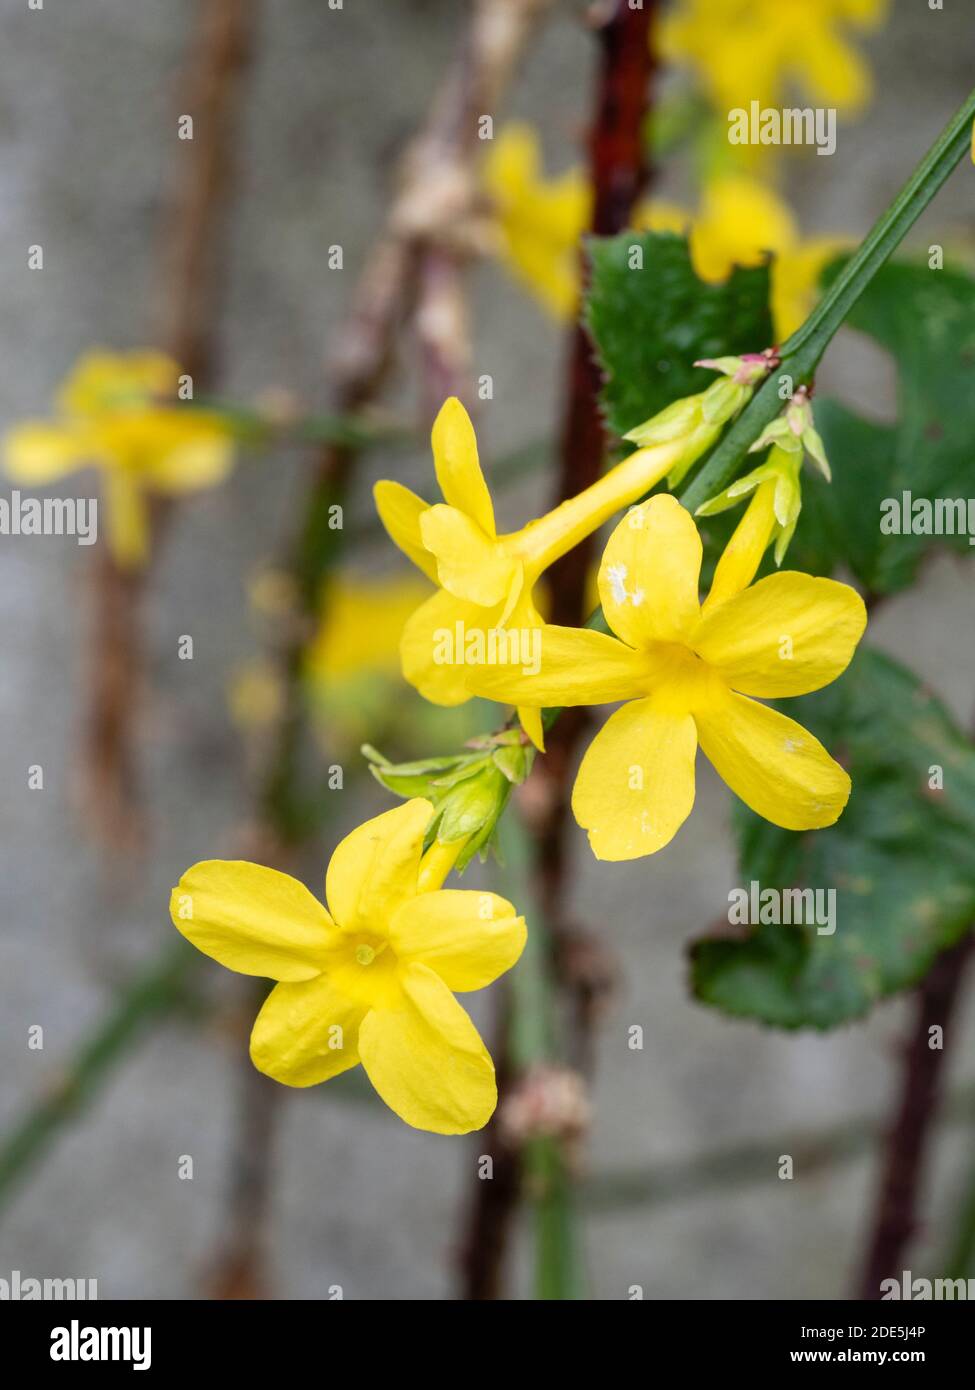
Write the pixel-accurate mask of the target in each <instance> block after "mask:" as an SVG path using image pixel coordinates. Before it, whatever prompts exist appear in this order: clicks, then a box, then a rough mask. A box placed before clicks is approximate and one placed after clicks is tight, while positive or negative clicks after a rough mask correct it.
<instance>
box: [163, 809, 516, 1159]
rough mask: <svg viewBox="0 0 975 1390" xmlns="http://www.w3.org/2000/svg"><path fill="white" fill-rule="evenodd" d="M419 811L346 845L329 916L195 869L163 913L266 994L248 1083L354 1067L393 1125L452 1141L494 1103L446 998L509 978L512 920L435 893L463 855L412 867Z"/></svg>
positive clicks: (486, 897) (276, 878) (291, 884)
mask: <svg viewBox="0 0 975 1390" xmlns="http://www.w3.org/2000/svg"><path fill="white" fill-rule="evenodd" d="M432 813H433V807H432V805H431V804H430V802H429V801H425V800H423V799H422V798H414V799H413V800H411V801H407V802H406V803H405V804H404V805H402V806H397V807H396V808H395V809H394V810H392V811H387V812H385V814H383V815H381V816H376V817H375V818H374V819H373V820H369V821H366V823H365V824H364V825H360V826H359V827H358V828H357V829H356V830H353V831H352V833H351V835H347V836H346V837H345V839H344V840H342V842H341V843H340V844H339V846H338V848H337V849H336V851H335V853H334V854H333V855H332V859H331V862H330V863H329V866H328V872H327V873H326V876H325V895H326V897H327V900H328V911H326V909H325V908H324V907H323V905H322V904H321V903H320V902H319V901H318V899H317V898H316V897H314V896H313V895H312V894H311V893H310V892H309V891H308V889H307V888H306V887H305V886H304V884H303V883H299V882H298V880H297V879H294V878H292V877H291V876H290V875H289V874H283V873H279V872H278V871H277V870H275V869H269V868H265V867H264V866H263V865H261V864H250V863H246V862H243V861H228V860H222V859H210V860H206V861H204V862H203V863H200V864H195V865H194V866H193V867H192V868H191V869H188V870H187V871H186V873H185V874H183V876H182V878H181V879H180V881H179V883H178V885H177V886H176V887H175V888H174V889H173V892H172V898H171V901H170V914H171V916H172V919H173V923H174V925H175V926H176V928H177V930H178V931H180V932H181V933H182V934H183V936H185V937H186V939H187V940H188V941H190V942H192V944H193V945H194V946H196V947H197V949H198V950H200V951H202V952H203V953H204V955H208V956H211V957H212V958H213V959H214V960H216V961H219V962H220V964H221V965H225V966H227V968H228V969H230V970H236V971H238V972H240V973H241V974H243V975H263V976H265V977H268V978H270V979H272V980H277V981H278V982H279V983H278V984H277V985H276V986H275V987H274V989H272V991H271V993H270V994H269V995H268V997H267V1000H266V1001H265V1003H264V1006H263V1008H262V1009H261V1011H260V1013H259V1014H258V1016H257V1020H256V1022H255V1024H254V1029H253V1032H252V1033H251V1041H250V1054H251V1060H252V1061H253V1063H254V1065H255V1067H257V1069H258V1071H262V1072H264V1073H265V1074H266V1075H267V1076H271V1077H273V1078H274V1080H275V1081H280V1082H282V1083H283V1084H284V1085H286V1086H315V1085H317V1084H318V1083H319V1082H321V1081H327V1080H329V1078H330V1077H333V1076H338V1075H339V1074H340V1073H341V1072H343V1071H348V1069H349V1068H350V1067H354V1066H356V1065H357V1064H358V1063H359V1062H361V1063H362V1065H363V1067H364V1068H365V1071H366V1074H367V1076H368V1077H369V1079H370V1081H371V1082H372V1084H373V1085H374V1086H375V1088H376V1090H377V1091H378V1092H379V1095H380V1096H381V1097H382V1099H383V1100H384V1101H385V1102H386V1104H387V1105H388V1106H389V1108H390V1109H391V1110H393V1111H394V1112H395V1113H396V1114H397V1115H399V1117H400V1118H401V1119H402V1120H405V1121H406V1123H407V1124H408V1125H413V1126H414V1128H416V1129H426V1130H431V1131H433V1132H434V1133H435V1134H466V1133H468V1132H469V1131H470V1130H473V1129H480V1128H482V1126H483V1125H485V1124H487V1122H488V1120H489V1119H490V1118H491V1115H492V1113H493V1111H494V1108H495V1106H496V1104H497V1099H498V1094H497V1087H496V1084H495V1079H494V1065H493V1063H492V1061H491V1058H490V1055H489V1054H488V1050H487V1048H486V1047H485V1046H484V1043H483V1042H482V1040H481V1038H480V1035H479V1034H478V1032H477V1029H476V1028H475V1027H474V1024H473V1023H472V1022H471V1020H470V1018H469V1016H468V1014H467V1013H466V1011H465V1010H464V1009H463V1008H462V1007H461V1005H460V1004H459V1003H458V1002H457V1000H456V999H455V998H454V992H455V991H457V992H460V993H464V992H466V991H468V990H477V989H483V988H484V986H485V985H489V984H490V983H491V982H492V981H493V980H496V979H497V978H498V976H499V975H502V974H504V972H505V971H506V970H510V969H511V967H512V966H513V965H514V964H515V962H516V961H517V959H518V957H519V956H520V955H521V952H522V950H523V948H524V945H525V922H524V918H522V917H519V916H518V915H517V914H516V912H515V909H514V908H513V907H512V905H511V903H509V902H506V901H505V899H504V898H499V897H498V896H497V895H496V894H494V893H481V892H472V891H467V892H464V891H460V890H457V889H447V890H444V889H442V888H441V884H442V883H443V880H444V878H445V877H446V875H447V873H448V872H449V871H450V868H451V866H452V864H453V862H454V860H455V858H456V854H457V851H459V849H460V848H461V845H462V843H463V842H462V841H458V842H457V843H456V846H443V845H439V844H434V845H433V846H432V847H431V848H430V850H429V851H428V852H427V854H426V856H424V855H423V839H424V834H425V831H426V828H427V826H428V824H429V822H430V817H431V815H432Z"/></svg>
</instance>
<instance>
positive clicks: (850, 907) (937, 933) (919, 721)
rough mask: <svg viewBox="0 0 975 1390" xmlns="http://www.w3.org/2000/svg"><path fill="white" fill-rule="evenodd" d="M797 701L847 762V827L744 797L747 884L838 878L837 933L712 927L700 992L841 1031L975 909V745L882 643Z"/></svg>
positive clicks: (796, 712) (703, 948)
mask: <svg viewBox="0 0 975 1390" xmlns="http://www.w3.org/2000/svg"><path fill="white" fill-rule="evenodd" d="M786 704H787V708H788V712H789V714H790V715H791V716H792V717H793V718H796V719H798V720H799V722H800V723H802V724H804V725H805V726H806V727H807V728H809V729H811V730H812V732H813V733H815V734H816V735H817V737H818V738H820V739H821V740H822V741H823V742H824V743H825V745H826V746H827V748H829V749H830V751H831V752H832V753H833V754H834V756H837V757H839V758H841V759H842V761H843V762H844V764H845V765H846V766H847V767H848V769H849V772H850V776H851V777H852V779H853V793H852V795H851V797H850V802H849V805H848V806H847V809H846V811H845V812H844V814H843V816H842V817H841V818H840V820H839V822H838V824H837V825H835V826H832V827H830V829H828V830H819V831H812V832H808V833H803V834H795V833H793V832H791V831H787V830H781V829H779V828H778V827H777V826H773V825H769V824H768V822H766V821H762V820H760V819H759V818H758V817H757V816H754V815H753V814H752V813H751V812H750V811H747V810H745V808H741V811H740V813H739V815H738V818H737V819H738V827H737V829H738V840H739V851H740V886H741V887H744V888H746V889H747V887H748V886H749V884H750V883H751V882H752V881H753V880H755V881H757V882H758V883H759V884H760V885H761V887H762V888H769V887H774V888H786V887H792V886H798V887H804V888H805V887H808V888H812V889H814V890H815V889H825V890H828V889H831V888H832V889H835V891H836V930H835V933H834V934H833V935H831V936H830V935H819V934H818V933H817V931H816V928H815V926H803V927H794V926H771V925H769V926H758V927H757V928H752V929H745V930H746V931H750V935H748V936H747V937H746V939H737V940H736V939H733V937H732V934H731V930H730V929H729V930H728V932H727V933H726V934H722V935H715V936H711V937H707V938H705V939H703V940H701V941H699V942H697V943H696V944H695V946H694V947H693V950H692V982H693V989H694V993H695V994H696V995H697V997H698V998H699V999H700V1000H702V1001H703V1002H705V1003H708V1004H712V1005H714V1006H715V1007H717V1008H720V1009H722V1010H724V1011H725V1012H726V1013H730V1014H736V1015H742V1016H745V1017H748V1018H753V1019H756V1020H758V1021H760V1022H762V1023H766V1024H771V1025H773V1026H776V1027H780V1028H804V1027H813V1028H823V1029H825V1028H834V1027H837V1026H838V1025H839V1024H842V1023H848V1022H849V1021H851V1020H852V1019H855V1018H858V1017H860V1016H861V1015H862V1014H864V1013H866V1012H867V1010H868V1009H869V1008H870V1007H871V1006H872V1005H873V1004H874V1003H875V1002H876V1001H877V1000H878V999H881V998H883V997H884V996H886V995H889V994H892V993H894V992H896V991H897V990H902V989H906V988H908V987H909V986H910V985H913V984H915V983H917V981H919V980H920V979H922V978H923V976H924V975H925V974H926V973H927V971H928V969H929V968H930V966H931V965H932V963H933V961H934V960H935V958H936V957H937V955H938V954H939V953H940V952H941V951H944V950H945V949H947V947H949V946H951V945H953V944H954V942H956V941H957V940H959V939H960V937H961V936H962V935H964V933H965V932H966V931H967V930H968V929H969V928H970V926H971V924H972V922H973V920H975V747H973V745H972V743H971V741H970V740H969V739H968V738H966V736H965V735H964V734H963V733H962V732H961V731H960V730H959V729H958V728H957V726H956V725H955V723H954V721H953V720H952V718H951V716H950V715H949V713H948V712H947V710H946V709H945V707H944V706H943V705H942V704H941V703H940V702H939V701H938V700H937V699H936V698H935V697H934V696H933V695H932V694H931V693H930V692H929V691H927V690H925V689H924V687H923V686H922V685H921V683H920V682H919V681H918V679H917V677H916V676H914V675H913V674H912V673H911V672H910V671H908V670H907V669H906V668H905V667H903V666H901V665H899V664H898V663H897V662H895V661H893V660H891V659H890V658H889V657H886V656H882V655H880V654H879V653H877V652H875V651H871V650H870V649H864V650H861V651H860V653H859V654H858V655H857V657H856V659H855V661H854V663H853V665H852V666H851V667H850V669H849V670H848V671H847V672H846V674H845V675H843V676H842V677H841V678H840V679H839V680H838V681H836V682H834V684H833V685H831V686H829V687H828V688H827V689H825V690H823V691H819V692H817V694H815V695H807V696H804V697H803V698H802V699H799V700H789V701H788V702H786ZM935 766H937V767H940V768H942V769H943V782H944V789H943V790H940V791H938V790H931V788H930V778H931V769H932V768H933V767H935Z"/></svg>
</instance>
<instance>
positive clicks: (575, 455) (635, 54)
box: [537, 0, 656, 1067]
mask: <svg viewBox="0 0 975 1390" xmlns="http://www.w3.org/2000/svg"><path fill="white" fill-rule="evenodd" d="M655 9H656V5H655V0H649V3H646V4H645V5H644V6H643V8H642V9H631V8H630V5H629V4H628V0H617V3H615V4H614V6H613V11H612V14H611V16H610V18H609V19H608V21H607V22H606V23H605V24H604V25H603V27H602V28H601V29H600V30H599V31H598V38H599V44H600V68H599V78H598V85H597V97H596V117H595V122H594V124H593V128H592V132H591V135H590V140H589V167H590V177H591V180H592V186H593V210H592V224H591V230H592V232H593V233H594V234H595V235H597V236H612V235H613V234H614V233H616V232H620V231H623V230H624V229H625V228H626V227H627V226H628V225H629V222H630V218H631V216H632V214H633V209H634V207H635V205H636V201H637V199H638V197H639V196H640V193H641V191H642V189H643V187H644V185H645V183H646V179H647V167H646V160H645V141H644V125H645V122H646V118H647V110H648V103H649V95H650V83H651V78H652V75H653V66H654V60H653V57H652V53H651V47H650V42H649V36H650V30H651V24H652V22H653V18H654V12H655ZM586 273H587V268H586V261H585V257H583V258H582V276H583V279H584V278H585V275H586ZM600 386H601V379H600V373H599V368H598V366H597V364H596V361H595V358H594V356H593V350H592V344H591V342H590V339H589V334H588V332H587V331H586V328H585V326H584V324H583V323H582V322H581V321H580V322H579V323H577V324H576V326H575V328H574V330H573V333H572V339H571V342H570V345H569V358H568V381H567V390H566V398H565V400H566V408H565V423H564V427H563V431H562V444H561V461H562V465H561V471H560V477H559V485H558V493H557V497H556V501H558V502H561V501H563V500H564V499H565V498H567V497H572V496H574V495H575V494H576V493H578V492H581V491H582V490H583V489H584V488H586V487H589V485H590V484H591V483H593V482H595V480H596V479H597V478H598V477H599V475H600V473H601V471H602V467H603V459H604V455H605V449H606V437H605V432H604V430H603V422H602V416H601V414H600V410H599V389H600ZM595 544H596V538H595V537H590V538H589V539H588V540H585V541H583V542H582V544H581V545H578V546H576V547H575V549H574V550H571V551H570V552H569V553H568V555H566V556H564V557H563V558H562V559H561V560H560V561H559V562H558V564H557V565H555V566H553V568H552V571H551V582H552V590H553V604H552V621H553V622H554V623H559V624H562V625H564V626H575V625H577V624H579V623H581V622H583V621H584V620H585V618H586V617H587V616H588V615H587V614H586V612H585V595H586V579H587V575H588V572H589V569H590V566H591V564H592V562H593V558H594V554H595ZM587 724H588V718H587V716H586V714H585V712H584V711H581V710H580V711H577V710H572V711H569V712H568V717H566V716H563V718H562V719H560V720H559V722H558V724H557V725H555V727H554V729H553V730H552V732H551V734H550V735H549V740H548V743H549V747H548V751H549V757H548V758H547V759H546V762H545V764H544V765H543V768H542V770H541V772H540V775H541V776H544V777H545V779H546V788H545V796H544V799H543V801H544V804H545V805H546V806H547V813H546V815H545V816H544V819H543V823H542V825H541V826H540V830H539V834H538V859H537V867H538V879H539V887H540V907H541V911H542V912H543V914H544V915H545V917H546V920H547V921H548V922H549V924H550V930H551V932H552V935H553V939H554V942H555V947H556V951H557V953H558V960H557V962H556V964H557V966H558V969H559V973H560V975H561V977H562V979H563V982H564V984H565V985H566V988H567V990H568V993H569V996H570V1000H571V1004H572V1009H573V1014H574V1024H575V1026H574V1027H573V1030H572V1039H571V1050H572V1053H573V1054H574V1055H573V1056H572V1058H571V1059H570V1060H571V1061H572V1062H573V1063H574V1064H575V1065H579V1066H583V1067H585V1066H587V1065H588V1061H589V1055H588V1054H589V1042H590V1037H591V1031H592V1029H591V1023H592V1018H593V1014H594V1011H595V1007H596V1005H597V1003H598V996H599V993H600V986H601V984H602V983H603V982H604V980H605V976H606V969H605V966H604V965H603V963H602V962H601V961H600V960H599V958H598V952H597V951H596V950H595V948H594V947H593V946H592V945H590V944H587V942H586V940H585V939H584V938H583V937H582V936H581V934H578V933H574V932H573V931H572V930H571V928H570V926H569V925H568V924H567V923H566V921H565V920H564V919H565V886H566V863H565V850H566V839H567V831H568V826H569V822H570V820H571V817H570V815H569V777H570V774H571V768H572V760H573V752H574V750H575V748H576V746H577V744H578V742H579V739H580V737H581V736H582V734H583V733H584V731H585V729H586V727H587Z"/></svg>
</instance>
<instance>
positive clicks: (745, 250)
mask: <svg viewBox="0 0 975 1390" xmlns="http://www.w3.org/2000/svg"><path fill="white" fill-rule="evenodd" d="M634 221H635V224H636V226H637V227H638V228H646V229H647V230H648V231H653V232H672V231H676V232H687V231H689V232H690V238H691V259H692V261H693V263H694V269H695V270H696V271H697V273H698V275H699V276H700V277H701V279H702V280H707V281H709V282H710V283H713V284H717V283H719V282H720V281H722V280H726V279H727V278H728V276H729V275H730V274H731V271H732V270H733V268H734V267H735V266H736V265H743V266H751V265H761V263H762V262H763V261H764V260H765V259H766V257H767V255H768V253H769V252H771V253H772V254H773V256H774V258H775V259H774V260H773V262H772V292H771V309H772V319H773V322H774V324H775V334H776V339H777V341H779V342H784V341H785V339H786V338H787V337H788V336H789V334H790V333H792V332H794V330H795V329H796V328H798V327H799V325H800V324H801V323H802V322H803V321H804V319H806V318H807V317H808V315H809V312H810V310H811V309H812V307H813V305H814V303H815V301H816V294H817V289H818V286H819V277H820V275H821V273H822V271H823V267H824V266H825V265H826V264H827V263H828V262H829V261H831V260H832V259H833V258H834V257H835V256H837V255H839V253H840V251H842V250H843V248H844V246H845V245H846V244H847V243H846V242H845V241H844V240H843V239H842V238H839V237H817V238H814V239H812V240H810V241H806V242H803V240H802V237H801V234H800V231H799V227H798V224H797V223H796V219H795V217H794V216H793V214H792V210H791V209H790V208H789V206H788V204H787V203H786V202H785V201H784V199H782V198H780V197H779V195H778V194H777V193H776V192H775V190H774V189H772V188H769V187H768V185H766V184H763V183H761V182H759V180H758V179H752V178H746V177H744V176H743V175H723V176H722V177H720V178H715V179H712V180H711V182H710V183H709V184H708V185H707V186H706V188H705V189H704V192H703V195H702V197H701V206H700V208H699V210H698V212H697V214H696V215H692V214H690V213H685V212H683V211H682V210H681V209H680V208H677V207H674V206H673V205H671V204H667V203H657V202H654V201H650V202H648V203H644V204H643V205H641V206H640V207H639V208H638V209H637V210H636V214H635V217H634Z"/></svg>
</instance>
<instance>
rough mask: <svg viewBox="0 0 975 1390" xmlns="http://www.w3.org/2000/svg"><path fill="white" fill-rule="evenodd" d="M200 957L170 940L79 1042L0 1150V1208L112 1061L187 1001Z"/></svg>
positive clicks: (91, 1095)
mask: <svg viewBox="0 0 975 1390" xmlns="http://www.w3.org/2000/svg"><path fill="white" fill-rule="evenodd" d="M199 959H200V957H199V955H198V954H197V953H196V952H195V951H193V950H191V948H190V947H189V946H187V945H186V944H185V942H183V941H177V942H175V943H173V945H172V946H171V947H170V948H169V949H168V950H167V951H166V952H165V953H164V954H163V955H162V957H161V958H160V959H159V960H158V961H157V962H156V964H155V965H153V966H152V967H151V968H150V969H149V970H147V971H146V972H145V974H143V975H141V976H140V977H139V978H138V980H137V981H136V982H135V983H134V984H133V985H132V987H131V988H129V989H128V990H126V992H125V994H124V995H123V996H122V998H121V999H120V1000H119V1001H118V1003H117V1004H116V1006H115V1007H114V1008H113V1009H112V1010H111V1011H110V1012H109V1013H108V1014H107V1015H106V1017H105V1018H104V1019H103V1020H102V1021H101V1022H100V1023H99V1024H98V1025H97V1027H96V1028H95V1029H94V1031H93V1032H92V1033H90V1034H89V1036H88V1038H87V1040H86V1041H84V1042H82V1043H81V1045H80V1046H79V1047H78V1050H77V1060H76V1061H75V1063H74V1065H73V1066H71V1067H69V1068H68V1070H67V1071H66V1072H64V1073H62V1074H61V1075H60V1077H59V1080H58V1083H57V1085H56V1087H54V1088H53V1089H52V1090H50V1091H49V1092H48V1094H47V1095H46V1097H45V1098H44V1099H43V1100H42V1101H40V1102H39V1103H37V1104H35V1105H33V1106H32V1107H31V1108H30V1109H29V1110H28V1112H27V1114H26V1115H25V1116H24V1118H23V1119H22V1120H21V1122H20V1124H19V1125H16V1126H15V1127H14V1129H13V1130H12V1131H11V1132H10V1133H9V1134H8V1135H7V1137H6V1138H5V1140H4V1142H3V1146H2V1148H0V1206H2V1205H3V1204H4V1203H5V1202H6V1201H8V1200H9V1197H10V1195H11V1193H12V1191H13V1190H14V1188H15V1187H16V1184H17V1181H18V1180H19V1179H20V1178H22V1177H24V1176H25V1175H26V1174H27V1173H30V1172H33V1171H34V1170H35V1167H36V1161H37V1159H38V1158H39V1157H40V1155H41V1154H42V1153H44V1152H45V1150H46V1149H47V1148H48V1147H49V1146H50V1143H51V1141H52V1140H53V1138H54V1137H55V1135H56V1134H57V1133H58V1131H59V1130H61V1129H62V1128H63V1127H64V1126H65V1125H67V1124H68V1123H70V1122H71V1121H72V1120H74V1119H75V1118H76V1117H77V1115H78V1114H79V1113H80V1112H81V1110H83V1108H84V1107H85V1106H86V1105H87V1104H89V1103H90V1102H91V1100H92V1099H93V1098H94V1096H95V1095H97V1093H98V1090H99V1087H100V1086H101V1085H102V1084H103V1083H104V1082H105V1080H106V1079H107V1077H108V1076H109V1074H110V1073H111V1071H112V1069H113V1067H114V1066H115V1065H116V1063H118V1062H120V1061H121V1060H122V1059H123V1058H128V1057H130V1056H131V1055H132V1047H133V1044H134V1043H135V1041H136V1039H137V1038H138V1037H139V1035H140V1034H141V1033H142V1032H144V1031H145V1029H146V1028H147V1027H148V1025H149V1024H150V1023H152V1022H154V1021H156V1020H158V1019H159V1018H160V1017H161V1016H162V1015H164V1014H166V1013H168V1012H172V1011H173V1010H174V1009H176V1008H177V1007H179V1006H180V1005H182V1004H185V1003H186V1002H187V998H188V996H187V981H188V978H189V976H190V974H191V972H192V970H193V969H194V968H195V966H196V963H197V961H198V960H199Z"/></svg>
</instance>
